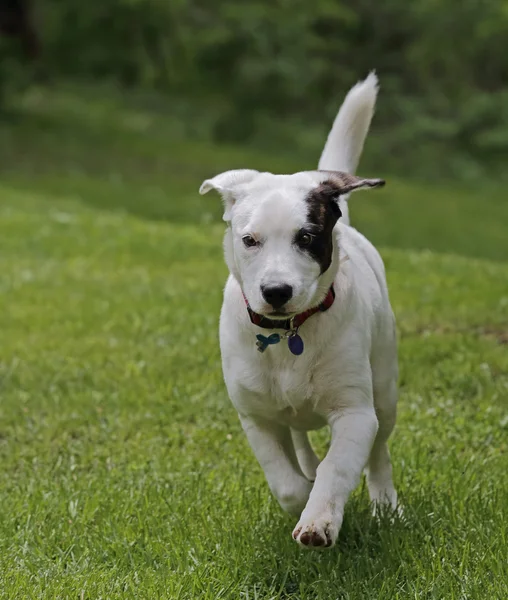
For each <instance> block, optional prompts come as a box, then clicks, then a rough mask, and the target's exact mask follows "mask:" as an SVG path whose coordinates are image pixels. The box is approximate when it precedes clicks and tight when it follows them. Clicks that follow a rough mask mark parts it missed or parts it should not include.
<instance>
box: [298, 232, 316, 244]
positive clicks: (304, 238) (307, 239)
mask: <svg viewBox="0 0 508 600" xmlns="http://www.w3.org/2000/svg"><path fill="white" fill-rule="evenodd" d="M313 238H314V236H313V235H311V234H310V233H306V232H302V233H300V235H299V236H298V245H299V246H309V245H310V244H311V243H312V239H313Z"/></svg>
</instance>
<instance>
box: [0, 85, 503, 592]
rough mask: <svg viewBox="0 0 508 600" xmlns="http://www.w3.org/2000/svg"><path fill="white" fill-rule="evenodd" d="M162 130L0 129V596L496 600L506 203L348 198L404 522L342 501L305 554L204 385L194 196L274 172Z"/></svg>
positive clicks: (201, 248)
mask: <svg viewBox="0 0 508 600" xmlns="http://www.w3.org/2000/svg"><path fill="white" fill-rule="evenodd" d="M132 123H137V125H136V126H135V127H133V126H132ZM139 123H141V125H139ZM177 129H178V128H177V126H176V125H175V123H173V122H172V121H171V116H170V115H169V116H164V115H157V114H156V113H153V115H152V113H146V114H145V113H144V112H143V111H142V110H140V109H136V110H134V109H132V108H131V107H129V106H124V105H123V104H122V105H116V104H115V105H114V106H111V105H109V104H107V103H105V102H104V101H102V102H101V101H100V98H95V97H92V98H84V99H81V100H77V99H76V96H75V95H74V96H73V95H72V94H71V93H61V94H57V93H54V95H44V94H42V95H40V96H37V97H36V98H35V99H34V97H30V98H28V99H27V100H26V103H25V106H24V109H23V111H22V112H18V113H17V114H16V115H12V118H11V119H10V120H9V121H8V122H5V123H4V124H3V125H2V126H1V128H0V141H1V142H2V143H1V144H0V147H1V148H2V150H1V153H2V156H1V157H0V158H1V160H0V165H1V169H2V179H1V184H0V198H1V202H0V290H1V292H2V296H3V300H4V301H3V310H2V311H0V330H1V331H2V345H1V350H0V390H1V394H2V395H1V403H0V460H1V464H2V468H1V469H0V505H1V507H2V508H1V510H0V596H1V597H4V598H16V599H18V598H20V599H21V598H58V599H60V598H90V599H97V598H108V599H109V598H131V597H132V598H170V599H175V600H176V599H198V598H199V599H205V600H212V599H213V600H215V599H217V598H228V599H238V598H242V599H245V600H247V599H249V600H251V599H254V598H257V599H272V598H273V599H275V598H280V599H295V600H296V599H298V600H315V599H319V600H331V599H338V598H340V599H348V600H352V599H361V600H365V599H369V598H373V599H374V598H375V599H382V600H385V599H386V600H388V599H390V600H392V599H399V598H400V599H405V598H411V599H412V598H414V599H416V598H418V599H421V598H424V599H434V598H435V599H443V598H447V599H448V598H450V599H457V600H458V599H466V598H467V599H470V598H481V599H484V598H489V599H491V598H492V599H498V598H499V599H504V598H506V597H507V596H508V584H507V582H506V555H507V547H508V525H507V523H508V492H507V490H508V441H507V440H508V401H507V398H508V352H507V351H506V348H507V346H506V343H507V341H508V262H507V257H508V252H507V250H508V241H507V238H506V235H505V232H504V230H505V225H504V223H506V218H507V216H508V207H507V204H506V202H505V201H504V200H505V199H504V198H503V197H502V195H500V194H497V195H496V193H495V191H494V190H493V188H491V189H490V191H489V193H485V191H483V190H480V191H475V190H455V191H453V193H452V191H446V190H442V189H438V188H433V187H432V186H430V185H429V187H422V186H414V185H412V184H411V183H408V182H407V181H403V180H398V179H394V180H393V185H391V186H387V189H386V192H382V193H379V194H374V193H372V194H371V195H359V198H358V202H357V204H356V205H355V207H354V208H353V209H352V213H353V218H354V220H355V224H357V225H358V227H359V228H360V229H362V231H365V232H366V233H368V235H369V236H370V237H371V239H373V240H375V241H376V242H377V243H380V244H381V245H382V253H383V256H384V258H385V261H386V265H387V270H388V277H389V284H390V289H391V296H392V300H393V305H394V309H395V312H396V314H397V318H398V324H399V331H400V342H401V343H400V363H401V398H400V412H399V420H398V426H397V429H396V432H395V435H394V437H393V440H392V444H391V448H392V455H393V460H394V468H395V480H396V482H397V486H398V489H399V492H400V496H401V499H402V501H403V503H404V505H405V507H406V520H405V521H404V522H403V521H396V522H395V523H393V524H392V523H389V522H388V521H381V522H377V521H376V520H374V519H372V518H371V517H370V515H369V508H368V498H367V494H366V490H365V489H364V486H363V485H362V486H361V487H360V488H359V489H358V490H357V492H355V494H354V495H353V498H352V499H351V501H350V503H349V504H348V507H347V511H346V517H345V522H344V526H343V529H342V531H341V534H340V539H339V543H338V547H337V548H335V549H334V550H333V551H331V552H328V553H320V552H302V551H300V550H299V549H298V548H297V547H296V545H295V544H294V542H293V541H292V540H291V536H290V534H291V530H292V526H293V520H292V519H291V518H290V517H288V516H286V515H284V514H283V513H282V512H281V511H280V509H279V508H278V506H277V504H276V502H275V501H274V500H273V499H272V498H271V497H270V495H269V492H268V489H267V486H266V484H265V482H264V479H263V476H262V473H261V471H260V469H259V467H258V465H257V463H256V461H255V459H254V458H253V456H252V454H251V452H250V450H249V448H248V446H247V443H246V440H245V438H244V436H243V434H242V432H241V430H240V427H239V424H238V421H237V418H236V415H235V413H234V410H233V409H232V407H231V406H230V403H229V400H228V398H227V395H226V392H225V389H224V386H223V383H222V375H221V370H220V359H219V351H218V342H217V332H216V330H217V320H218V312H219V308H220V303H221V293H222V285H223V282H224V279H225V276H226V269H225V267H224V266H223V263H222V256H221V235H222V225H221V224H220V222H219V217H220V207H219V206H218V200H216V199H215V200H214V199H212V198H208V197H206V198H200V197H198V196H197V194H196V188H197V187H198V185H199V183H200V179H201V178H202V177H204V176H206V175H210V174H211V173H214V172H215V171H218V170H220V169H224V168H228V167H230V166H233V165H235V164H238V165H239V166H241V165H242V164H243V161H246V162H247V161H248V163H249V164H247V165H246V166H258V167H260V168H263V167H264V168H266V167H268V166H269V165H270V164H271V160H272V159H271V158H270V156H269V155H258V154H257V153H256V152H254V151H252V150H247V149H235V148H213V147H211V146H209V145H207V144H205V143H198V142H195V141H193V142H189V141H185V140H184V139H183V136H180V135H176V134H174V132H175V131H177ZM171 133H173V134H174V135H173V137H170V135H171ZM177 133H178V132H177ZM273 161H274V164H276V165H277V166H280V167H281V170H282V169H287V170H289V169H292V168H299V167H300V166H305V165H302V164H300V163H299V161H300V157H297V158H294V159H291V157H285V158H283V159H281V158H280V157H278V158H274V159H273ZM375 174H376V175H377V174H378V173H375ZM390 188H391V191H390ZM451 189H452V188H450V190H451ZM425 248H429V249H430V250H425ZM313 441H314V444H315V446H316V448H317V449H318V450H319V451H320V452H321V453H323V452H324V451H325V449H326V443H327V438H326V434H325V433H324V432H320V433H317V434H315V435H314V436H313Z"/></svg>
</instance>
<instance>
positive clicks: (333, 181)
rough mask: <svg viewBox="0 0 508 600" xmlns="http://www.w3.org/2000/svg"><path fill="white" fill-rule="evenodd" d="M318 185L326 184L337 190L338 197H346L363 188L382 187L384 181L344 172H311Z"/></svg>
mask: <svg viewBox="0 0 508 600" xmlns="http://www.w3.org/2000/svg"><path fill="white" fill-rule="evenodd" d="M308 174H309V175H310V176H311V177H312V179H314V180H315V182H316V183H326V184H327V185H328V186H331V187H332V188H333V189H335V190H336V195H337V197H338V196H345V195H346V194H349V193H350V192H354V191H355V190H360V189H362V188H374V187H382V186H383V185H384V184H385V181H384V179H365V178H363V177H358V176H356V175H350V174H349V173H343V172H342V171H309V172H308Z"/></svg>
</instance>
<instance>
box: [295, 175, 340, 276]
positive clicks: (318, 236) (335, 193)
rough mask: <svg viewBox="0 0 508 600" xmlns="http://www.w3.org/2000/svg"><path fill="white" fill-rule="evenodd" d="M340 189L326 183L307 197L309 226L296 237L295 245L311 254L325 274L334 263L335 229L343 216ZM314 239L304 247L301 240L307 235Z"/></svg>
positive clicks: (331, 182) (329, 182) (333, 184)
mask: <svg viewBox="0 0 508 600" xmlns="http://www.w3.org/2000/svg"><path fill="white" fill-rule="evenodd" d="M339 195H340V189H339V188H338V187H337V184H335V183H334V182H333V181H330V180H328V181H324V182H323V183H321V184H320V185H319V186H318V187H317V188H315V189H314V190H312V191H311V192H310V194H309V195H308V196H307V198H306V199H305V201H306V202H307V206H308V211H307V222H308V225H306V227H305V228H304V229H303V230H302V231H300V232H299V233H298V234H297V235H296V237H295V244H296V245H297V246H298V247H299V248H300V250H302V251H303V252H306V253H307V254H309V255H310V256H311V257H312V258H313V259H314V260H315V261H316V262H317V263H318V264H319V266H320V268H321V273H324V272H325V271H326V270H327V269H328V268H329V266H330V265H331V263H332V254H333V240H332V234H333V228H334V227H335V224H336V223H337V221H338V219H339V218H340V217H341V216H342V213H341V211H340V208H339V204H338V199H339ZM306 232H308V233H310V234H311V235H312V236H313V237H312V240H311V242H310V244H308V245H302V244H301V243H299V240H301V239H302V236H303V235H305V233H306Z"/></svg>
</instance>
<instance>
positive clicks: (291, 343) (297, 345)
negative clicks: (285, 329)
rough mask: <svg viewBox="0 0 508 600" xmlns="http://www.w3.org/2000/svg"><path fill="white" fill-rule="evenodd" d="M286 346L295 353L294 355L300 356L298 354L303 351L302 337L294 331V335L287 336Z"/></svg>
mask: <svg viewBox="0 0 508 600" xmlns="http://www.w3.org/2000/svg"><path fill="white" fill-rule="evenodd" d="M288 347H289V350H290V351H291V352H292V353H293V354H295V355H296V356H300V354H301V353H302V352H303V340H302V338H301V337H300V336H299V335H298V334H297V333H295V334H294V335H292V336H291V337H289V338H288Z"/></svg>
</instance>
